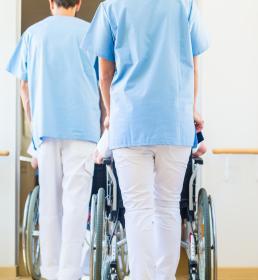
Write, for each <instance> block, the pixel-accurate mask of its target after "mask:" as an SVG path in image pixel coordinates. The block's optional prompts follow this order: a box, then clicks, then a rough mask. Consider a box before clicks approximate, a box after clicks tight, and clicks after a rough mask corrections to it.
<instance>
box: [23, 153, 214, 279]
mask: <svg viewBox="0 0 258 280" xmlns="http://www.w3.org/2000/svg"><path fill="white" fill-rule="evenodd" d="M202 165H203V160H202V159H201V158H192V157H191V158H190V160H189V163H188V166H187V171H186V176H185V181H184V187H183V191H182V194H181V202H180V210H181V216H182V227H183V229H184V232H185V234H184V237H183V238H182V241H181V246H182V248H184V249H185V251H186V254H187V257H188V271H189V278H188V279H189V280H217V237H216V220H215V210H214V205H213V201H212V198H211V196H208V195H207V191H206V190H205V189H204V188H201V181H200V172H201V167H202ZM102 167H103V168H104V171H105V172H104V177H105V178H102V179H101V177H103V176H95V175H96V174H95V175H94V177H95V179H97V181H96V182H95V183H93V185H97V186H99V188H97V189H96V190H95V193H94V192H93V194H92V199H91V204H90V223H89V229H90V237H89V238H87V237H86V238H85V242H86V243H87V244H88V246H89V247H90V279H91V280H109V279H111V280H116V279H117V280H123V279H124V278H125V277H126V276H128V275H129V272H130V271H129V265H128V250H127V242H126V232H125V223H124V209H123V207H122V206H121V204H122V198H121V193H120V188H119V186H118V179H117V176H116V172H115V168H114V163H113V162H112V160H111V159H105V160H104V164H103V166H102ZM95 169H96V168H95ZM101 173H102V172H101ZM97 175H98V174H97ZM99 177H100V180H99ZM38 204H39V186H36V187H35V188H34V190H33V191H32V192H31V193H30V194H29V195H28V197H27V200H26V204H25V208H24V217H23V226H22V248H23V259H24V264H25V269H26V271H27V273H28V275H30V276H31V277H32V278H33V279H34V280H39V279H40V246H39V213H38Z"/></svg>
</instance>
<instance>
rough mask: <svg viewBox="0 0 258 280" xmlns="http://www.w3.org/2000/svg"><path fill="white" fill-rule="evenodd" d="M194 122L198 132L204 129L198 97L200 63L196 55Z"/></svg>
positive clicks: (194, 59)
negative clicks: (198, 106)
mask: <svg viewBox="0 0 258 280" xmlns="http://www.w3.org/2000/svg"><path fill="white" fill-rule="evenodd" d="M193 61H194V108H193V111H194V122H195V127H196V130H197V132H199V131H201V130H202V129H203V125H204V121H203V119H202V117H201V115H200V114H199V112H198V110H197V97H198V93H199V63H198V56H194V58H193Z"/></svg>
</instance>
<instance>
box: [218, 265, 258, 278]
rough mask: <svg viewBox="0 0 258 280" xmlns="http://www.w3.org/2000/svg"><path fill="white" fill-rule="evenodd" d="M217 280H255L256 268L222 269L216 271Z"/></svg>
mask: <svg viewBox="0 0 258 280" xmlns="http://www.w3.org/2000/svg"><path fill="white" fill-rule="evenodd" d="M218 276H219V277H218V278H219V280H257V279H258V267H247V268H237V267H223V268H219V270H218Z"/></svg>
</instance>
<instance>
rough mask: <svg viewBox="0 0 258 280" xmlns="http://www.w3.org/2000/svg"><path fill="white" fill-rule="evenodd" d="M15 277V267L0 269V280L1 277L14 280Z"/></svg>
mask: <svg viewBox="0 0 258 280" xmlns="http://www.w3.org/2000/svg"><path fill="white" fill-rule="evenodd" d="M16 276H17V267H16V266H13V267H0V278H3V277H8V278H10V277H13V278H15V277H16Z"/></svg>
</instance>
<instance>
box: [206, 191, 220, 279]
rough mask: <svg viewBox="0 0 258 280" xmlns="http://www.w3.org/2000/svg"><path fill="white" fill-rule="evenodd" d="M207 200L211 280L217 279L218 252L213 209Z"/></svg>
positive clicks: (210, 202)
mask: <svg viewBox="0 0 258 280" xmlns="http://www.w3.org/2000/svg"><path fill="white" fill-rule="evenodd" d="M208 199H209V207H210V209H209V210H210V225H211V240H212V241H211V248H212V279H213V280H217V279H218V250H217V246H218V245H217V226H216V217H215V208H214V204H213V200H212V198H211V196H209V197H208Z"/></svg>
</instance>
